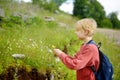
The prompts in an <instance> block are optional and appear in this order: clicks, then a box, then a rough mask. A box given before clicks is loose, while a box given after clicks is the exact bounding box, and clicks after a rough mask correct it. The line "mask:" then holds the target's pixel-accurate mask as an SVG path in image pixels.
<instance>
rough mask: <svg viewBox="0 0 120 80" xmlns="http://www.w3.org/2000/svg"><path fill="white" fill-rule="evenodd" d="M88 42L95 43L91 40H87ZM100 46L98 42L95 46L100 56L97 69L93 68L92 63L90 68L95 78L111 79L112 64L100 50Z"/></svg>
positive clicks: (96, 79) (97, 79)
mask: <svg viewBox="0 0 120 80" xmlns="http://www.w3.org/2000/svg"><path fill="white" fill-rule="evenodd" d="M88 44H95V42H94V41H93V40H91V41H89V42H88ZM95 45H96V44H95ZM96 46H97V45H96ZM100 46H101V43H98V46H97V47H98V51H99V57H100V65H99V68H98V71H97V70H96V69H95V66H94V65H93V66H91V67H90V68H91V69H92V71H93V72H94V74H95V80H112V76H113V66H112V64H111V62H110V61H109V59H108V57H107V56H106V55H105V54H104V53H103V52H102V51H101V50H100Z"/></svg>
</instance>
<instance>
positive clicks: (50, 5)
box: [32, 0, 66, 12]
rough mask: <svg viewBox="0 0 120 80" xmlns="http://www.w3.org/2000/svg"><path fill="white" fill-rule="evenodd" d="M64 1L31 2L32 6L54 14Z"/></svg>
mask: <svg viewBox="0 0 120 80" xmlns="http://www.w3.org/2000/svg"><path fill="white" fill-rule="evenodd" d="M64 1H66V0H32V3H33V4H38V5H40V7H43V8H45V9H47V10H49V11H51V12H54V11H55V10H57V9H58V7H59V6H60V5H61V4H62V3H63V2H64Z"/></svg>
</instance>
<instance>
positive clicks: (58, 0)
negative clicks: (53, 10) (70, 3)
mask: <svg viewBox="0 0 120 80" xmlns="http://www.w3.org/2000/svg"><path fill="white" fill-rule="evenodd" d="M65 1H66V0H53V2H55V3H56V4H57V6H60V5H61V4H62V3H63V2H65Z"/></svg>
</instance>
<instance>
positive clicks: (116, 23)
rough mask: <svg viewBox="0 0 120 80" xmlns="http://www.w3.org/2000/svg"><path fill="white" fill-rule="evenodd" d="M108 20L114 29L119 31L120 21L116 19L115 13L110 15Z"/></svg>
mask: <svg viewBox="0 0 120 80" xmlns="http://www.w3.org/2000/svg"><path fill="white" fill-rule="evenodd" d="M108 18H109V19H110V20H111V22H112V25H113V28H114V29H120V21H119V19H118V17H117V12H112V13H110V14H109V15H108Z"/></svg>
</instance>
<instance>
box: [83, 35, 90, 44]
mask: <svg viewBox="0 0 120 80" xmlns="http://www.w3.org/2000/svg"><path fill="white" fill-rule="evenodd" d="M90 40H92V37H86V38H85V39H84V44H86V43H88V42H89V41H90Z"/></svg>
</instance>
